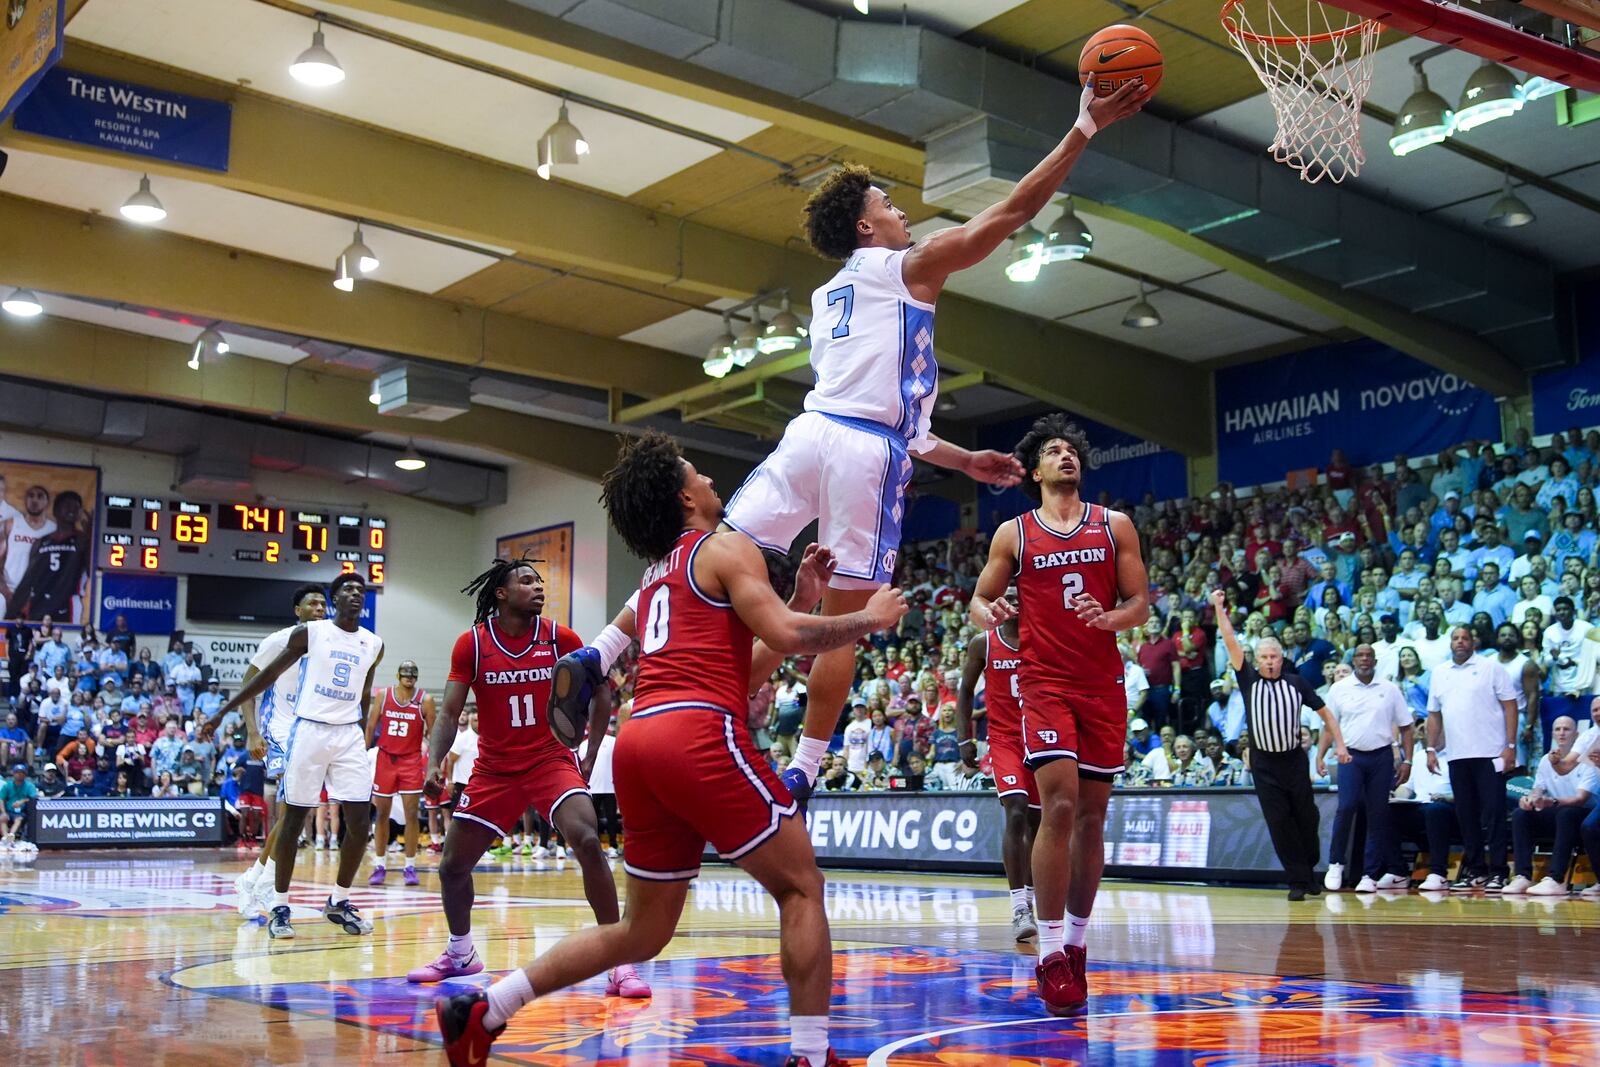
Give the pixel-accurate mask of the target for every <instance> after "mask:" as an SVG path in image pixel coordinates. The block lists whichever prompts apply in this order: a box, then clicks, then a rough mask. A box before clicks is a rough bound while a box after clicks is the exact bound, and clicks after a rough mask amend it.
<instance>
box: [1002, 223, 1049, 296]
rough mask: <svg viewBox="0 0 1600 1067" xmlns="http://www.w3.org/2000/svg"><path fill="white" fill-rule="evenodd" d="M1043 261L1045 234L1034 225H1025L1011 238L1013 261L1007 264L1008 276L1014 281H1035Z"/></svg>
mask: <svg viewBox="0 0 1600 1067" xmlns="http://www.w3.org/2000/svg"><path fill="white" fill-rule="evenodd" d="M1043 263H1044V234H1042V233H1040V232H1039V231H1038V230H1036V229H1034V228H1033V227H1032V226H1024V227H1023V228H1022V229H1020V230H1018V231H1017V232H1016V235H1015V236H1013V237H1012V238H1011V262H1009V263H1007V264H1006V277H1007V278H1009V279H1011V280H1012V281H1014V282H1031V281H1034V280H1035V279H1037V278H1038V277H1039V268H1040V266H1042V265H1043Z"/></svg>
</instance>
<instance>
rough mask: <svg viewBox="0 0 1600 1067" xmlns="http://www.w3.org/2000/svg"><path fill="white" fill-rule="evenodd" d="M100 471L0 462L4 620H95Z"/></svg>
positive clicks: (1, 615) (80, 622)
mask: <svg viewBox="0 0 1600 1067" xmlns="http://www.w3.org/2000/svg"><path fill="white" fill-rule="evenodd" d="M99 499H100V468H98V467H79V466H71V465H67V464H62V463H33V462H29V461H26V460H17V459H0V618H5V619H23V620H26V621H29V622H38V621H40V620H41V619H43V618H44V617H45V616H46V615H48V616H50V617H51V619H53V620H54V621H55V622H56V623H57V624H58V625H64V626H82V625H83V624H84V623H85V622H86V621H88V620H89V618H90V615H89V598H90V594H91V592H92V590H93V587H94V574H93V570H94V516H95V510H96V504H97V503H98V501H99Z"/></svg>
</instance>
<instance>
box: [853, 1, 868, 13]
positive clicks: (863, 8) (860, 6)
mask: <svg viewBox="0 0 1600 1067" xmlns="http://www.w3.org/2000/svg"><path fill="white" fill-rule="evenodd" d="M855 2H856V10H857V11H859V12H861V13H862V14H863V15H866V14H870V12H869V11H868V10H867V8H868V7H869V6H870V0H855Z"/></svg>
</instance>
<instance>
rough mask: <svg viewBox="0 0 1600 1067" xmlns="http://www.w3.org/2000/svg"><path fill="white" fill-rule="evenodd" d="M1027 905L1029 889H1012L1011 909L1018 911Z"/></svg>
mask: <svg viewBox="0 0 1600 1067" xmlns="http://www.w3.org/2000/svg"><path fill="white" fill-rule="evenodd" d="M1027 906H1028V891H1027V890H1026V889H1013V890H1012V891H1011V910H1012V911H1016V910H1017V909H1019V908H1026V907H1027Z"/></svg>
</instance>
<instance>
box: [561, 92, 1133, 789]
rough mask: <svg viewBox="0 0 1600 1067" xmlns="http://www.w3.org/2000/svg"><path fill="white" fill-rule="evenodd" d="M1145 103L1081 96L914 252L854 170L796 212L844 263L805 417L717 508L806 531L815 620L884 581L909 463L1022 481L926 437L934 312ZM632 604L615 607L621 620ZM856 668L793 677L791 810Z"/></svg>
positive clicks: (788, 532) (743, 528)
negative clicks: (797, 727) (1036, 150)
mask: <svg viewBox="0 0 1600 1067" xmlns="http://www.w3.org/2000/svg"><path fill="white" fill-rule="evenodd" d="M1148 98H1149V91H1148V90H1147V89H1146V88H1145V86H1144V85H1143V84H1142V83H1139V82H1129V83H1128V84H1127V85H1124V86H1123V87H1122V88H1121V89H1118V90H1117V91H1116V92H1115V93H1113V94H1111V95H1110V96H1107V97H1097V96H1095V95H1094V93H1093V90H1092V89H1090V88H1088V87H1085V88H1084V91H1083V95H1082V97H1081V99H1080V101H1079V104H1078V120H1077V123H1076V124H1075V125H1074V126H1073V127H1072V129H1071V130H1069V131H1068V132H1067V135H1066V136H1065V137H1063V138H1062V140H1061V143H1060V144H1058V145H1056V147H1055V149H1054V150H1053V151H1051V153H1050V154H1049V155H1048V156H1046V157H1045V158H1044V160H1043V161H1042V162H1041V163H1040V164H1039V165H1038V166H1036V167H1034V168H1033V170H1031V171H1029V172H1028V174H1027V175H1025V176H1024V177H1023V178H1022V180H1021V181H1019V182H1017V185H1016V187H1015V188H1014V189H1013V190H1012V191H1011V194H1010V195H1009V196H1007V197H1006V198H1005V199H1004V200H1002V201H1001V202H1000V203H998V204H995V205H994V206H993V207H990V208H986V209H985V210H983V211H982V212H980V213H979V214H978V215H977V216H976V217H974V218H973V219H972V220H971V221H970V222H968V223H966V224H964V225H961V226H955V227H951V228H949V229H944V230H939V231H938V232H936V233H932V234H929V235H928V236H927V237H925V238H923V239H922V240H921V241H918V242H916V243H915V244H913V242H912V239H911V230H910V227H909V225H908V223H907V220H906V216H905V213H904V212H902V211H901V210H900V209H899V208H897V207H895V206H894V204H893V202H892V201H890V199H889V194H888V193H886V192H884V191H883V190H882V189H881V188H879V187H878V186H876V185H873V184H872V177H871V175H870V174H869V173H868V171H867V169H866V168H865V167H861V166H854V165H849V166H844V167H841V168H839V169H838V170H836V171H834V172H833V173H832V174H831V175H829V176H828V178H827V179H826V180H825V181H823V183H822V185H821V186H820V187H819V188H818V189H817V191H816V192H815V193H813V194H812V196H811V198H810V199H809V200H808V201H807V202H806V216H807V224H806V230H807V237H808V239H809V240H810V242H811V246H812V248H814V249H816V251H818V252H819V253H821V254H822V255H824V256H827V257H829V258H831V259H840V260H844V266H843V267H841V268H840V269H839V273H838V274H836V275H834V277H833V279H832V280H831V281H829V282H828V283H827V284H826V285H823V286H822V287H821V288H819V289H817V290H816V292H814V293H813V294H812V296H811V316H812V318H811V367H812V370H813V371H814V372H815V373H816V376H817V383H816V385H815V386H813V387H812V390H811V392H810V393H809V394H807V396H806V399H805V411H804V412H802V413H801V414H800V415H799V416H797V417H796V418H795V420H794V421H793V422H791V423H790V424H789V426H788V428H787V429H786V430H785V431H784V434H783V440H782V441H780V442H779V444H778V447H777V450H776V451H774V452H773V453H772V455H770V456H768V457H767V458H766V460H764V461H763V462H762V464H761V465H760V466H759V467H757V468H756V469H755V470H754V471H753V472H752V473H751V475H750V477H749V478H748V479H746V480H745V483H744V485H743V486H741V487H740V488H739V491H738V492H736V493H735V494H734V495H733V497H732V499H730V500H729V501H728V506H727V513H726V515H725V516H724V518H723V521H724V523H725V524H726V525H727V526H729V527H732V528H733V529H735V530H738V531H740V532H742V533H744V534H746V535H747V536H748V537H749V538H750V539H751V540H752V541H755V542H756V544H758V545H760V546H761V547H762V548H765V549H771V550H774V551H777V552H783V553H787V552H788V551H789V547H790V545H791V543H792V542H793V541H794V539H795V536H796V535H797V534H799V532H800V531H801V530H803V529H805V527H806V526H808V525H809V524H810V523H812V522H813V521H817V522H818V525H819V528H818V534H817V541H818V542H820V543H821V544H825V545H827V546H828V547H830V548H831V549H832V550H833V554H834V557H835V560H836V567H835V570H834V574H833V577H832V578H831V579H830V580H829V583H828V585H829V588H828V591H827V592H826V593H825V594H824V596H823V600H822V613H823V614H824V615H845V614H849V613H851V612H855V611H860V610H861V609H862V608H864V607H865V606H866V604H867V601H868V600H869V599H871V597H872V593H873V591H874V590H876V589H877V588H879V587H880V586H881V585H883V584H884V583H885V582H889V581H892V580H893V578H894V564H895V558H896V555H897V554H898V552H899V548H900V523H901V519H902V518H903V517H904V514H905V490H906V485H907V484H908V482H909V481H910V477H911V454H912V453H915V454H916V455H917V456H919V457H921V458H922V459H923V460H925V461H927V462H929V463H932V464H934V465H936V466H940V467H947V468H950V469H952V470H959V471H963V472H965V473H966V474H968V475H970V476H971V477H972V478H974V479H976V480H978V481H980V482H987V483H989V484H992V485H1001V486H1011V485H1016V484H1018V483H1019V482H1020V481H1021V480H1022V475H1023V471H1022V467H1021V466H1020V465H1019V464H1018V463H1017V461H1016V460H1015V459H1014V458H1013V457H1012V456H1009V455H1005V454H1003V453H1000V452H995V451H990V450H985V451H980V452H969V451H967V450H966V449H964V448H961V447H959V446H957V445H953V444H951V443H950V442H948V441H941V440H940V439H939V438H937V437H935V436H934V435H933V434H932V433H930V432H929V428H928V427H929V419H930V416H931V414H932V412H933V406H934V401H935V399H936V398H937V396H938V394H939V368H938V365H937V363H936V362H935V360H934V350H933V311H934V303H935V301H937V300H938V298H939V293H940V292H941V291H942V290H943V289H944V283H945V281H946V279H948V278H949V276H950V275H952V274H954V273H955V272H956V271H959V270H965V269H966V268H968V267H971V266H975V265H976V264H978V263H980V262H982V261H983V260H984V259H985V258H986V257H988V255H989V254H990V253H991V252H993V251H994V250H995V249H997V248H999V247H1000V245H1001V244H1003V243H1004V242H1005V241H1007V240H1008V239H1009V238H1010V237H1011V235H1012V234H1014V233H1016V232H1017V231H1018V230H1020V229H1021V228H1022V227H1023V226H1025V225H1027V224H1028V223H1029V222H1031V221H1032V220H1033V218H1034V216H1036V215H1038V214H1039V212H1040V211H1042V210H1044V208H1045V206H1046V205H1047V204H1048V203H1049V202H1050V200H1051V198H1052V197H1054V196H1056V195H1057V194H1058V192H1059V190H1060V188H1061V184H1062V183H1063V182H1064V181H1065V180H1066V178H1067V175H1068V173H1070V172H1071V170H1072V167H1073V165H1074V164H1075V163H1076V162H1077V160H1078V157H1079V156H1081V155H1082V154H1083V150H1084V149H1085V148H1086V147H1087V146H1088V144H1089V138H1090V137H1092V136H1094V134H1095V132H1096V131H1097V130H1100V129H1103V128H1104V127H1106V126H1108V125H1110V124H1111V123H1113V122H1115V121H1117V120H1118V119H1121V118H1125V117H1126V116H1128V115H1131V114H1133V113H1134V112H1136V111H1138V110H1139V109H1140V108H1141V107H1143V106H1144V103H1145V101H1146V100H1147V99H1148ZM632 606H633V605H632V603H631V602H630V605H629V608H631V607H632ZM631 619H632V613H631V611H630V610H629V609H628V608H625V609H623V611H622V612H621V613H620V614H619V615H618V617H617V621H616V622H614V623H613V624H612V625H611V626H608V627H606V629H605V630H603V631H602V632H601V634H600V636H599V637H597V638H596V639H595V643H594V645H593V646H592V647H591V648H587V649H579V650H578V651H577V652H574V653H571V654H569V655H568V656H566V657H563V659H562V662H561V663H560V664H558V666H557V670H556V679H555V685H554V690H553V703H555V704H559V705H566V704H569V703H570V705H571V707H572V709H574V710H572V711H570V712H567V711H565V710H564V709H563V708H561V707H558V708H557V711H560V712H562V713H563V714H570V715H571V716H574V717H576V716H578V715H579V714H580V713H579V712H578V711H577V710H576V709H578V708H580V707H582V706H585V705H586V702H587V700H588V693H589V691H590V690H591V689H592V687H593V686H595V685H598V684H599V683H600V681H601V679H602V678H603V677H604V676H605V671H607V670H609V669H610V667H611V664H612V663H613V662H615V660H616V658H617V657H618V656H619V655H620V654H621V652H622V651H623V650H624V649H626V648H627V646H628V641H629V638H628V629H627V627H626V626H625V625H618V623H620V622H624V621H631ZM854 671H855V650H854V649H853V648H838V649H835V650H833V651H832V652H828V653H824V654H823V655H821V656H818V657H817V658H816V660H815V662H814V663H813V665H812V667H811V676H810V678H809V679H808V680H807V689H808V694H807V706H806V718H805V733H804V736H803V737H802V738H801V739H800V744H799V747H798V749H797V750H796V752H795V754H794V760H793V762H792V763H791V764H790V767H789V769H788V770H786V771H784V773H783V783H784V785H786V786H787V787H788V788H789V791H790V792H791V793H793V794H794V795H795V797H796V798H797V799H804V798H805V797H807V796H809V795H810V793H811V789H812V785H813V783H814V782H815V781H816V777H817V772H818V770H819V766H820V762H821V759H822V755H823V753H824V752H826V751H827V749H828V741H829V738H830V737H831V736H832V733H833V727H834V725H835V723H837V722H838V719H839V713H840V711H841V709H842V708H843V707H844V701H845V697H846V695H847V694H848V693H849V690H850V683H851V680H852V677H853V675H854Z"/></svg>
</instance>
